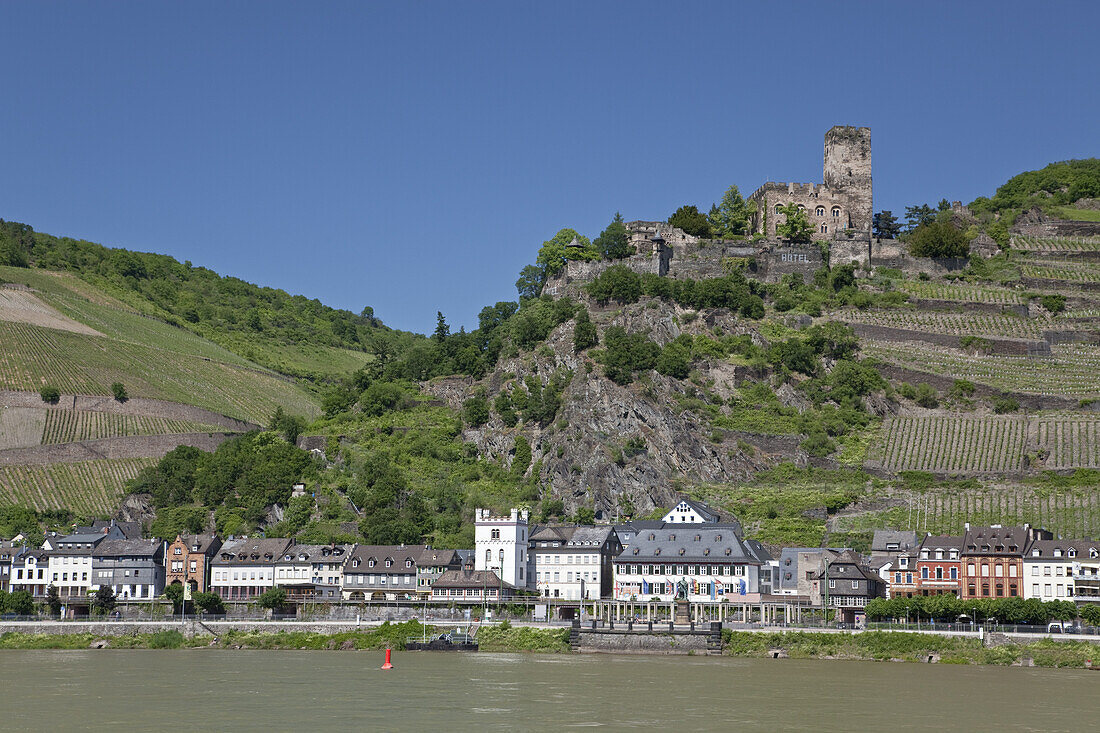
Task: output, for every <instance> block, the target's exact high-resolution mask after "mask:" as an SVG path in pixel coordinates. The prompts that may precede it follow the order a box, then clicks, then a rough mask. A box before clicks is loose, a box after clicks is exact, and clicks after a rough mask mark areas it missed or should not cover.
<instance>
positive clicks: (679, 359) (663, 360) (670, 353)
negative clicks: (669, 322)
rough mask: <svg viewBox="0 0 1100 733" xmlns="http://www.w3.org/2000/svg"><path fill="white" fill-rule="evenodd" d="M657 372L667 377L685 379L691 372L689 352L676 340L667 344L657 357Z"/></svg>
mask: <svg viewBox="0 0 1100 733" xmlns="http://www.w3.org/2000/svg"><path fill="white" fill-rule="evenodd" d="M657 371H659V372H660V373H661V374H664V375H665V376H668V377H674V378H676V379H687V376H688V373H689V372H690V371H691V350H690V349H689V348H688V347H687V346H685V345H684V344H682V343H680V342H679V341H678V340H677V341H671V342H669V343H668V344H666V345H665V347H664V348H663V349H661V355H660V356H658V357H657Z"/></svg>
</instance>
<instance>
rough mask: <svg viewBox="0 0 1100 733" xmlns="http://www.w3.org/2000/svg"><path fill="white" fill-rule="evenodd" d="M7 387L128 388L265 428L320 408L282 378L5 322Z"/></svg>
mask: <svg viewBox="0 0 1100 733" xmlns="http://www.w3.org/2000/svg"><path fill="white" fill-rule="evenodd" d="M0 343H3V344H4V345H5V349H4V352H3V353H2V354H0V387H3V388H6V389H16V390H30V391H38V390H39V389H40V388H41V387H42V386H43V385H45V384H52V385H53V386H55V387H57V388H58V389H59V390H61V391H62V392H63V393H66V394H74V393H75V394H108V393H109V392H108V389H109V387H110V385H111V384H112V383H113V382H122V383H123V384H125V385H126V389H127V391H128V392H129V393H130V395H131V396H133V397H153V398H157V399H163V400H171V401H173V402H183V403H186V404H193V405H197V406H199V407H205V408H207V409H210V410H214V411H216V412H219V413H222V414H225V415H230V416H231V417H236V418H241V419H244V420H250V421H252V422H257V423H264V422H266V421H267V419H268V418H269V417H270V416H271V413H272V412H273V411H274V410H275V408H276V407H277V406H282V407H283V409H284V410H286V411H288V412H290V413H297V414H301V415H308V416H313V415H316V414H317V412H318V410H317V406H316V403H315V402H314V401H313V400H312V399H311V398H310V397H309V396H308V395H306V394H305V393H304V392H303V391H302V390H300V389H299V388H298V387H297V386H296V385H294V384H293V383H290V382H287V381H284V380H282V379H279V378H277V377H276V376H274V375H271V374H268V373H265V372H261V371H258V370H252V369H247V368H242V367H237V366H233V365H229V364H223V363H220V362H216V361H209V360H206V359H200V358H196V357H194V356H188V355H184V354H179V353H174V352H171V351H166V350H162V349H157V348H150V347H147V346H142V345H139V344H133V343H126V342H122V341H117V340H115V339H110V338H104V337H97V336H83V335H79V334H74V333H68V332H64V331H55V330H53V329H48V328H40V327H36V326H30V325H27V324H21V323H7V322H0Z"/></svg>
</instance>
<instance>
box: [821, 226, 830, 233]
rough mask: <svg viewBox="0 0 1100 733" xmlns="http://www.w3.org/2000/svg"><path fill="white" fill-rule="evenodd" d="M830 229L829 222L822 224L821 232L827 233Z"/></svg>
mask: <svg viewBox="0 0 1100 733" xmlns="http://www.w3.org/2000/svg"><path fill="white" fill-rule="evenodd" d="M828 231H829V225H828V224H822V225H821V233H822V234H826V233H827V232H828Z"/></svg>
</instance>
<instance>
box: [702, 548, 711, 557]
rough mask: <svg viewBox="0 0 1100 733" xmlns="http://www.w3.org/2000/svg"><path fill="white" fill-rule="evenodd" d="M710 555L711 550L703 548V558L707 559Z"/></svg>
mask: <svg viewBox="0 0 1100 733" xmlns="http://www.w3.org/2000/svg"><path fill="white" fill-rule="evenodd" d="M709 554H710V548H709V547H704V548H703V556H704V557H705V556H707V555H709Z"/></svg>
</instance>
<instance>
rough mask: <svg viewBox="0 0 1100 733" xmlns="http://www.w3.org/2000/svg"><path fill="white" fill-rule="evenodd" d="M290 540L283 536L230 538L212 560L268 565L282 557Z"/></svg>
mask: <svg viewBox="0 0 1100 733" xmlns="http://www.w3.org/2000/svg"><path fill="white" fill-rule="evenodd" d="M292 542H293V540H288V539H286V538H285V537H277V538H268V539H248V538H245V539H240V540H231V541H229V542H226V543H225V544H224V545H222V548H221V550H219V551H218V554H217V556H216V557H215V558H214V560H213V562H215V563H218V564H222V565H228V564H233V565H268V564H270V563H274V562H275V561H276V560H278V559H280V558H282V556H283V553H285V552H286V548H287V547H289V546H290V544H291V543H292Z"/></svg>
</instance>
